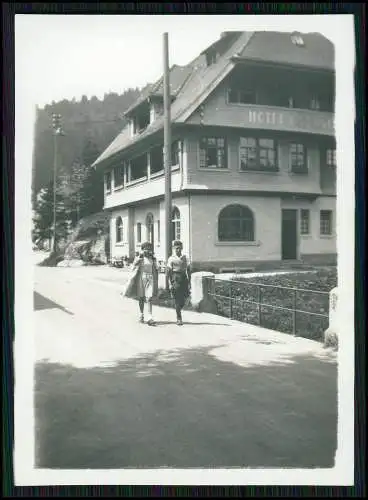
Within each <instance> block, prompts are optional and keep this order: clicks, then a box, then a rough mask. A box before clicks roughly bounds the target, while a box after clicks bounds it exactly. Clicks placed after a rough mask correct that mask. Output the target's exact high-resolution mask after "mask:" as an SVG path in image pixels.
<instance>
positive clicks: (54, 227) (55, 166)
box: [51, 130, 58, 252]
mask: <svg viewBox="0 0 368 500" xmlns="http://www.w3.org/2000/svg"><path fill="white" fill-rule="evenodd" d="M57 138H58V136H57V130H54V193H53V194H54V199H53V222H52V225H53V240H52V249H51V250H52V252H56V248H57V246H56V180H57V161H58V142H57Z"/></svg>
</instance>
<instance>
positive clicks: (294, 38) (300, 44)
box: [291, 35, 304, 47]
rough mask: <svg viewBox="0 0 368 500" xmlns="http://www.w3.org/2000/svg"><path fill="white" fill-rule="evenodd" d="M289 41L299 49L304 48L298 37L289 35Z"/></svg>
mask: <svg viewBox="0 0 368 500" xmlns="http://www.w3.org/2000/svg"><path fill="white" fill-rule="evenodd" d="M291 41H292V42H293V44H294V45H298V46H299V47H304V40H303V38H302V37H301V36H300V35H291Z"/></svg>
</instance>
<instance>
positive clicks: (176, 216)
mask: <svg viewBox="0 0 368 500" xmlns="http://www.w3.org/2000/svg"><path fill="white" fill-rule="evenodd" d="M171 230H172V235H171V236H172V239H173V241H174V240H181V213H180V210H179V208H178V207H177V206H176V205H175V206H174V207H173V209H172V211H171Z"/></svg>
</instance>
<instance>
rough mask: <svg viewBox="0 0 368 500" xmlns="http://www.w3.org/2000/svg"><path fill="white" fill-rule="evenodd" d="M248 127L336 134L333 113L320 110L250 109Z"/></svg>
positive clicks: (247, 113) (247, 115)
mask: <svg viewBox="0 0 368 500" xmlns="http://www.w3.org/2000/svg"><path fill="white" fill-rule="evenodd" d="M245 113H246V118H247V120H246V121H247V123H246V126H248V127H257V128H267V129H268V128H269V129H273V130H275V129H276V130H291V131H295V132H307V133H310V134H313V133H317V134H326V135H333V134H334V120H333V114H332V113H323V112H318V111H311V112H310V111H302V110H300V111H296V110H290V111H287V110H283V111H276V110H273V109H268V110H259V109H249V110H247V111H246V112H245Z"/></svg>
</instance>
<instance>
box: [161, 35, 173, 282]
mask: <svg viewBox="0 0 368 500" xmlns="http://www.w3.org/2000/svg"><path fill="white" fill-rule="evenodd" d="M163 38H164V39H163V41H164V43H163V49H164V50H163V57H164V170H165V229H166V247H165V262H167V261H168V258H169V257H170V255H171V246H172V234H171V233H172V231H171V215H172V214H171V117H170V106H171V96H170V77H169V42H168V33H164V37H163ZM167 286H168V283H167Z"/></svg>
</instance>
